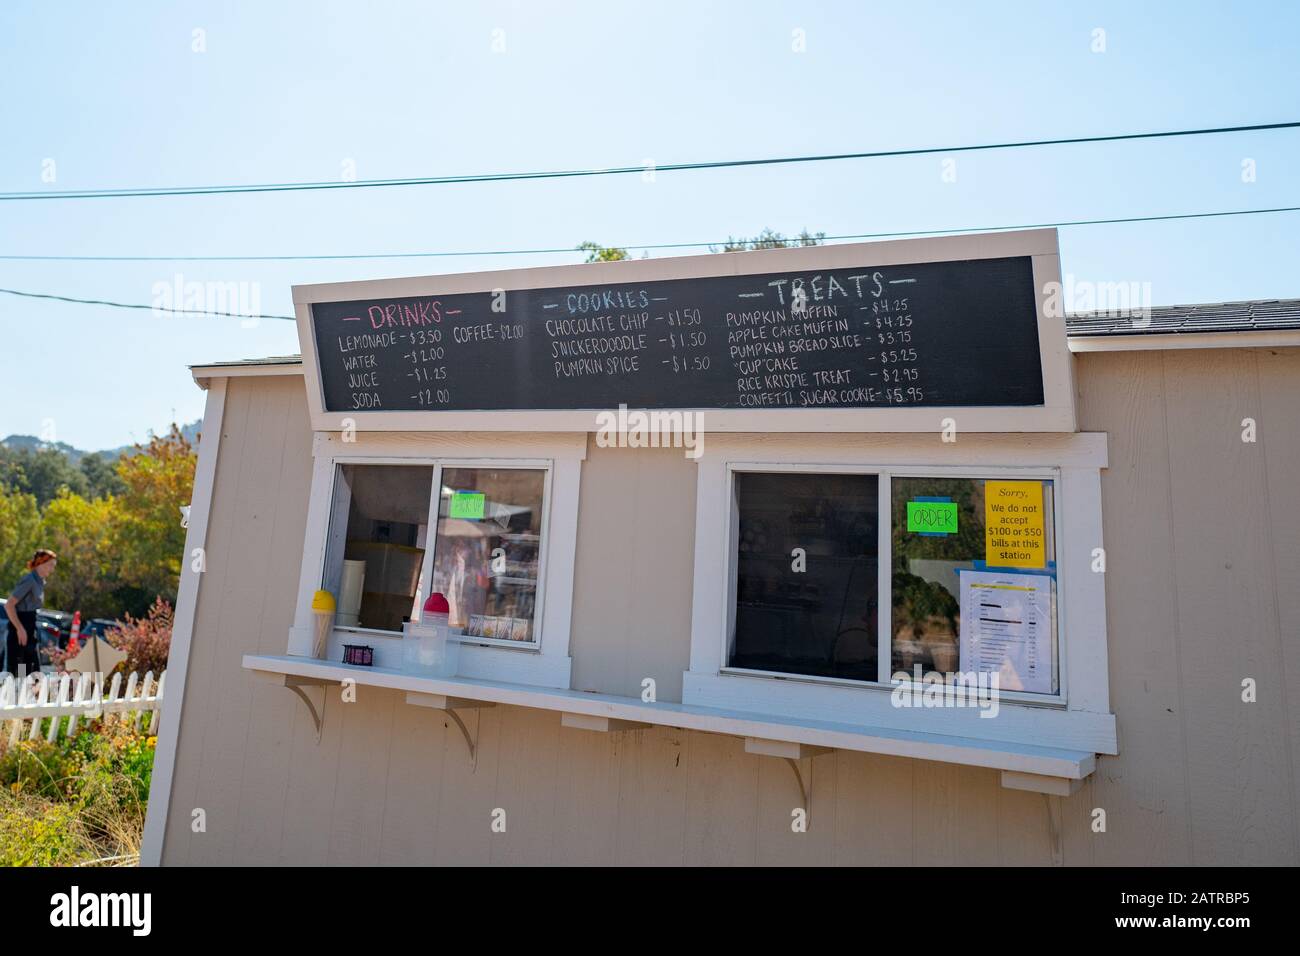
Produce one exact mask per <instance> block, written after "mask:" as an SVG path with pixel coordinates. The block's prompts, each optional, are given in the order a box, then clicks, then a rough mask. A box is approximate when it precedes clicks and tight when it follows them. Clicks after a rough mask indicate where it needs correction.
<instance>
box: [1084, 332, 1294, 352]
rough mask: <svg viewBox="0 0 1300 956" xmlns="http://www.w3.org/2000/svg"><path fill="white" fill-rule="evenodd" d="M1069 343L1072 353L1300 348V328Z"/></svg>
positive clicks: (1161, 334) (1121, 336) (1113, 337)
mask: <svg viewBox="0 0 1300 956" xmlns="http://www.w3.org/2000/svg"><path fill="white" fill-rule="evenodd" d="M1069 344H1070V351H1071V352H1145V351H1164V350H1169V349H1252V348H1300V329H1234V330H1232V331H1230V332H1141V333H1138V332H1131V333H1121V334H1119V335H1071V336H1070V339H1069Z"/></svg>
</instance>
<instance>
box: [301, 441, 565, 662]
mask: <svg viewBox="0 0 1300 956" xmlns="http://www.w3.org/2000/svg"><path fill="white" fill-rule="evenodd" d="M548 478H549V470H548V469H547V468H546V467H515V466H513V465H509V464H499V463H493V464H491V465H490V466H477V465H461V464H451V463H443V462H438V463H434V464H415V463H412V464H405V463H402V464H390V463H341V464H338V465H336V466H335V475H334V487H333V494H332V498H331V508H330V517H329V533H328V539H327V541H326V546H325V556H324V569H323V573H322V582H321V586H322V587H323V588H324V589H325V590H328V591H330V592H331V593H333V594H335V595H337V606H338V611H337V626H338V627H339V628H341V629H345V630H358V631H375V632H391V633H393V634H394V636H396V635H397V634H400V633H401V631H402V625H403V623H404V622H406V621H410V620H418V619H419V617H420V609H421V608H422V606H423V604H424V600H425V598H426V597H427V596H428V595H429V594H430V593H432V592H441V593H442V594H443V595H444V596H445V597H446V599H447V601H448V604H449V606H450V623H451V625H452V626H453V627H458V628H461V629H462V631H463V633H464V635H465V637H467V638H473V639H475V640H476V641H478V640H482V641H483V642H484V643H503V644H507V645H516V646H536V645H537V643H538V639H539V634H540V614H539V607H540V601H541V586H542V576H543V563H544V562H543V561H542V556H543V554H544V550H543V545H544V536H545V534H546V505H547V501H548V494H547V489H548ZM431 528H432V533H431V532H430V529H431Z"/></svg>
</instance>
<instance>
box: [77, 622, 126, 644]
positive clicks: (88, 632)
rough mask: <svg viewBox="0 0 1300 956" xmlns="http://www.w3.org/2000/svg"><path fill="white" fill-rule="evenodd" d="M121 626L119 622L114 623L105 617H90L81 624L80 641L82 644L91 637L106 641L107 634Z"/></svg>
mask: <svg viewBox="0 0 1300 956" xmlns="http://www.w3.org/2000/svg"><path fill="white" fill-rule="evenodd" d="M121 626H122V622H121V621H114V620H113V619H111V618H107V617H92V618H91V619H90V620H89V621H82V622H81V639H82V641H83V642H84V641H86V640H88V639H90V638H92V637H102V638H104V639H105V640H107V639H108V632H109V631H112V630H115V629H117V628H119V627H121Z"/></svg>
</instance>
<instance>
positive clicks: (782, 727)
mask: <svg viewBox="0 0 1300 956" xmlns="http://www.w3.org/2000/svg"><path fill="white" fill-rule="evenodd" d="M243 666H244V668H245V669H246V670H249V671H254V672H258V673H261V674H264V675H269V676H271V677H274V678H280V677H296V678H306V679H308V680H312V681H319V682H323V683H341V682H342V681H344V680H353V681H355V682H356V683H357V684H358V685H360V686H367V687H382V688H387V689H390V690H401V691H406V692H407V694H408V695H415V696H416V699H411V698H409V697H408V702H410V703H419V699H418V698H419V696H420V695H426V696H427V695H435V696H442V697H446V698H456V699H461V700H471V701H483V702H489V703H493V704H504V705H510V706H514V707H530V708H533V709H535V710H549V711H556V712H559V713H561V714H565V715H574V717H573V718H570V717H565V718H564V720H565V722H566V723H567V724H570V725H574V724H579V723H582V724H584V725H593V723H594V725H596V726H600V725H601V724H602V722H603V725H604V726H606V727H608V728H609V729H619V727H623V728H629V727H630V726H631V725H651V726H664V727H676V728H680V729H683V730H697V731H702V732H705V733H715V734H727V735H730V736H733V737H743V738H746V739H747V747H748V748H749V749H750V751H751V752H768V753H776V752H777V751H778V750H779V751H780V753H779V754H778V755H781V756H795V757H797V756H799V755H800V754H801V753H803V751H801V749H800V748H809V749H808V751H806V752H807V753H813V752H817V748H828V749H837V750H852V751H857V752H861V753H878V754H887V755H891V756H898V757H911V758H915V759H918V760H935V761H939V762H942V763H954V764H962V765H965V766H972V767H987V768H990V769H994V770H1000V771H1002V782H1003V785H1004V786H1008V787H1014V788H1016V789H1031V790H1038V791H1042V792H1046V793H1058V794H1067V793H1070V792H1073V790H1074V789H1076V788H1077V786H1078V782H1079V781H1081V780H1083V779H1084V778H1085V777H1087V776H1088V775H1089V774H1091V773H1092V772H1093V770H1094V769H1095V767H1096V756H1095V753H1094V752H1093V751H1090V750H1084V749H1067V748H1058V747H1046V746H1038V745H1033V744H1024V743H1012V742H1007V741H996V740H986V739H980V738H974V737H968V736H959V735H948V734H936V733H930V732H926V731H923V730H915V729H906V730H904V729H898V728H891V727H883V726H862V725H854V724H845V723H840V722H833V721H824V720H810V719H792V718H789V717H783V716H778V715H772V714H763V713H754V712H750V711H741V710H731V709H723V708H719V707H701V706H691V705H687V704H678V703H672V702H665V703H653V704H648V703H645V702H643V701H642V700H641V699H640V698H637V697H617V696H614V695H612V694H595V693H585V692H582V691H575V690H562V689H557V688H542V687H536V686H529V685H525V684H516V683H507V682H504V681H497V680H481V679H476V678H470V677H460V676H457V677H451V678H434V677H425V676H422V675H418V674H412V673H408V672H406V671H402V670H398V669H394V668H391V667H381V666H376V667H357V666H352V665H348V664H340V663H334V662H332V661H321V660H316V659H315V658H310V657H287V656H286V657H275V656H258V655H252V654H249V655H245V657H244V659H243ZM912 713H920V711H913V712H912ZM619 722H622V723H621V724H620V723H619ZM751 742H753V743H755V745H756V746H754V747H751V746H750V743H751ZM771 742H776V744H775V745H773V744H772V743H771ZM758 748H761V749H758ZM783 748H784V749H783Z"/></svg>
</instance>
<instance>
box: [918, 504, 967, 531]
mask: <svg viewBox="0 0 1300 956" xmlns="http://www.w3.org/2000/svg"><path fill="white" fill-rule="evenodd" d="M907 530H908V531H912V532H916V533H919V534H956V533H957V502H955V501H909V502H908V503H907Z"/></svg>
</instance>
